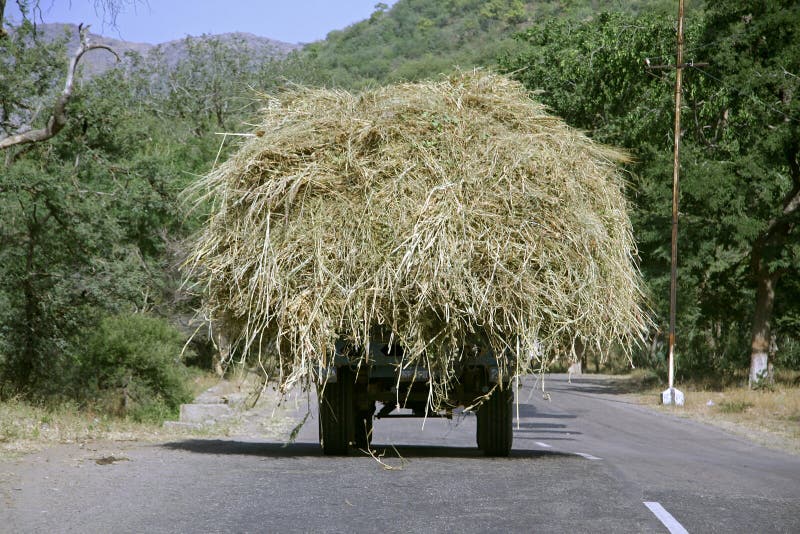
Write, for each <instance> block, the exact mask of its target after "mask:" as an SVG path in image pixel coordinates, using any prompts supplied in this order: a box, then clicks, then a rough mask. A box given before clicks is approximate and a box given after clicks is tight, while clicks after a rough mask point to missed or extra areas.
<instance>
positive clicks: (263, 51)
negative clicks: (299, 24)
mask: <svg viewBox="0 0 800 534" xmlns="http://www.w3.org/2000/svg"><path fill="white" fill-rule="evenodd" d="M37 31H38V32H41V35H42V38H43V40H45V41H55V40H57V39H63V38H64V37H65V36H66V38H67V39H68V40H67V45H66V46H67V53H69V54H71V53H72V51H73V50H75V49H76V48H77V47H78V26H77V25H75V24H61V23H55V24H40V25H37ZM89 37H90V39H91V40H92V42H94V43H98V44H104V45H107V46H110V47H111V48H113V49H114V50H115V51H116V52H117V53H118V54H119V55H120V57H124V56H125V55H126V54H127V53H129V52H134V53H137V54H140V55H142V56H145V55H147V54H148V53H150V52H152V51H154V50H156V49H160V51H161V52H162V53H163V55H164V59H165V61H166V63H167V65H169V66H175V65H177V64H178V63H179V62H180V61H181V60H182V59H184V58H186V57H187V55H188V53H187V46H188V45H187V39H188V40H192V41H194V40H198V39H200V40H203V39H209V38H215V39H219V40H220V41H221V42H223V43H230V44H236V45H237V46H240V47H242V48H246V49H248V50H249V51H251V53H253V54H254V55H257V56H267V57H284V56H286V55H287V54H288V53H290V52H291V51H293V50H297V49H299V48H301V46H302V45H298V44H291V43H285V42H283V41H276V40H274V39H269V38H266V37H260V36H257V35H253V34H251V33H243V32H235V33H223V34H218V35H201V36H197V37H192V36H187V37H186V38H184V39H178V40H174V41H168V42H165V43H160V44H150V43H136V42H131V41H123V40H120V39H115V38H113V37H106V36H102V35H98V34H95V33H91V32H90V33H89ZM114 63H115V59H114V56H112V55H111V54H107V53H104V52H93V53H89V54H86V56H85V57H84V58H83V60H82V65H83V69H84V73H85V74H87V75H89V76H92V75H96V74H101V73H103V72H105V71H106V70H107V69H109V68H110V67H112V66H113V65H114Z"/></svg>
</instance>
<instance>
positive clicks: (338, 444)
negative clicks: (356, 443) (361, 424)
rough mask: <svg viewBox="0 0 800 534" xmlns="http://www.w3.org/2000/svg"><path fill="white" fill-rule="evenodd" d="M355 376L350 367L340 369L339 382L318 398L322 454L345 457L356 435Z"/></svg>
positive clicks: (321, 393)
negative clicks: (354, 432)
mask: <svg viewBox="0 0 800 534" xmlns="http://www.w3.org/2000/svg"><path fill="white" fill-rule="evenodd" d="M353 382H354V379H353V375H352V372H351V371H350V369H348V368H347V367H340V368H339V369H338V376H337V380H336V382H331V383H328V384H326V385H325V388H324V389H323V390H322V391H321V392H320V395H319V429H320V436H319V438H320V442H321V443H322V451H323V452H324V453H325V454H326V455H336V456H344V455H346V454H347V453H348V452H349V448H350V443H351V442H352V441H353V438H354V435H353V431H354V419H355V417H354V415H355V413H354V410H353Z"/></svg>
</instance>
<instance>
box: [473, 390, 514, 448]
mask: <svg viewBox="0 0 800 534" xmlns="http://www.w3.org/2000/svg"><path fill="white" fill-rule="evenodd" d="M513 404H514V394H513V393H512V391H511V389H510V388H507V389H503V390H502V391H501V390H500V389H499V388H498V389H495V390H494V392H493V393H492V395H491V396H490V397H489V398H488V399H487V400H486V401H485V402H484V403H483V404H481V406H480V407H479V408H478V413H477V416H478V431H477V438H478V447H480V449H481V450H483V452H484V454H485V455H486V456H508V455H509V453H510V452H511V444H512V442H513V439H514V432H513V429H512V426H513V421H512V418H513V412H512V408H513Z"/></svg>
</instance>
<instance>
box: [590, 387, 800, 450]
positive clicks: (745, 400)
mask: <svg viewBox="0 0 800 534" xmlns="http://www.w3.org/2000/svg"><path fill="white" fill-rule="evenodd" d="M584 376H591V375H584ZM608 378H609V380H610V381H612V383H614V384H615V386H616V387H617V388H618V390H619V391H620V393H622V394H624V395H625V396H626V397H627V398H629V399H630V400H632V401H633V402H636V403H637V404H640V405H642V406H646V407H648V408H651V409H653V410H655V411H657V412H660V413H668V414H671V415H674V416H677V417H684V418H687V419H692V420H695V421H699V422H702V423H705V424H709V425H713V426H716V427H719V428H722V429H724V430H726V431H728V432H730V433H732V434H736V435H738V436H740V437H743V438H745V439H748V440H750V441H752V442H754V443H757V444H759V445H762V446H764V447H768V448H771V449H775V450H780V451H784V452H788V453H791V454H794V455H798V456H800V387H798V386H788V385H776V386H775V387H774V388H772V389H768V390H760V391H753V390H750V389H748V388H746V387H728V388H724V389H722V390H709V389H704V388H698V387H693V386H691V385H689V386H682V385H679V386H678V389H680V390H681V391H683V393H684V394H685V398H686V402H685V405H684V406H663V405H662V404H661V391H660V390H661V389H663V388H659V387H655V386H652V385H649V384H647V383H642V381H641V379H640V378H639V377H637V376H635V375H634V376H633V377H630V376H614V377H608Z"/></svg>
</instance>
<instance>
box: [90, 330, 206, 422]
mask: <svg viewBox="0 0 800 534" xmlns="http://www.w3.org/2000/svg"><path fill="white" fill-rule="evenodd" d="M183 341H184V340H183V337H182V335H181V334H180V332H178V331H177V330H176V329H175V328H173V327H172V326H170V325H169V324H167V323H166V322H165V321H164V320H162V319H158V318H155V317H150V316H147V315H144V314H120V315H115V316H111V317H106V318H105V319H103V320H102V321H101V322H100V324H99V325H98V327H97V329H96V330H94V331H93V332H91V333H90V335H89V336H88V338H87V340H86V344H85V351H84V352H83V353H82V355H80V356H79V357H78V360H79V370H80V373H79V376H80V377H81V378H82V379H83V380H84V381H85V384H86V388H85V391H84V392H83V396H85V399H86V401H88V402H89V403H90V404H94V405H96V406H97V407H98V408H100V409H103V410H104V411H108V412H110V413H114V414H117V415H120V416H128V417H132V418H133V419H134V420H137V421H161V420H164V419H165V418H167V417H169V416H172V415H174V414H176V413H177V410H178V407H179V406H180V405H181V403H184V402H188V401H189V400H191V393H190V391H189V389H188V388H187V386H186V380H187V369H186V367H185V366H184V365H183V363H182V362H181V357H180V354H181V349H182V348H183Z"/></svg>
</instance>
